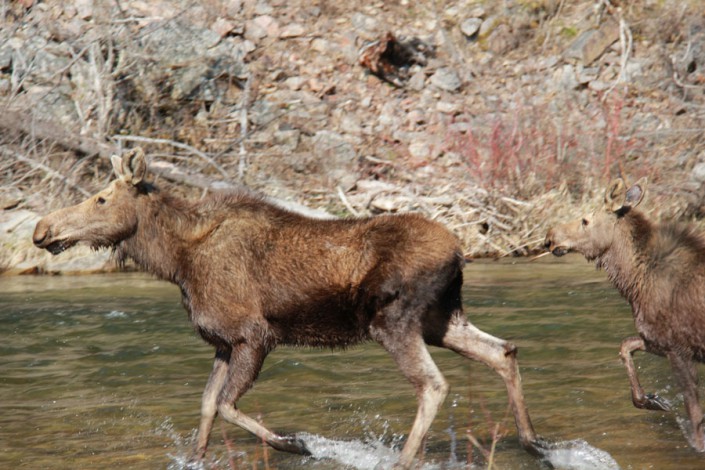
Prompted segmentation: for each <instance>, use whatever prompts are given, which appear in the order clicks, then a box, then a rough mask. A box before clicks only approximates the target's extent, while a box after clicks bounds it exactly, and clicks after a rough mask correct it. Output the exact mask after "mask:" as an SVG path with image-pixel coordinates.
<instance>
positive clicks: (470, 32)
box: [460, 18, 482, 38]
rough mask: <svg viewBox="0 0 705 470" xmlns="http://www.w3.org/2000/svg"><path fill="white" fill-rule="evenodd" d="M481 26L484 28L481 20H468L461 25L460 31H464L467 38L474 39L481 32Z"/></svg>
mask: <svg viewBox="0 0 705 470" xmlns="http://www.w3.org/2000/svg"><path fill="white" fill-rule="evenodd" d="M480 26H482V19H481V18H467V19H466V20H464V21H463V22H462V23H460V31H462V32H463V34H464V35H465V36H467V37H469V38H472V37H474V36H475V35H476V34H477V33H478V31H480Z"/></svg>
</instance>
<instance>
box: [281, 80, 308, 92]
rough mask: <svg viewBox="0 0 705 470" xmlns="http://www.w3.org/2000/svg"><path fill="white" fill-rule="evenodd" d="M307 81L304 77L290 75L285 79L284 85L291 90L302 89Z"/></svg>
mask: <svg viewBox="0 0 705 470" xmlns="http://www.w3.org/2000/svg"><path fill="white" fill-rule="evenodd" d="M306 81H307V80H306V79H305V78H304V77H289V78H287V79H286V80H284V85H285V86H286V87H287V88H288V89H290V90H300V89H301V87H302V86H304V84H305V83H306Z"/></svg>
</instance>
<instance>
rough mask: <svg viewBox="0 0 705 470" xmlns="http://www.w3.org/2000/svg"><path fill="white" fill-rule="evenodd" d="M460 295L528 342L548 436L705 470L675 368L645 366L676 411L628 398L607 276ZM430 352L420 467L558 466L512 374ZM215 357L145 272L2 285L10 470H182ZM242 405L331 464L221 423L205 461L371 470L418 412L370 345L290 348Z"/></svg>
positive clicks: (500, 271) (485, 270)
mask: <svg viewBox="0 0 705 470" xmlns="http://www.w3.org/2000/svg"><path fill="white" fill-rule="evenodd" d="M464 298H465V305H466V311H467V313H468V314H469V316H470V318H471V321H472V322H473V323H474V324H476V325H477V326H478V327H480V328H482V329H484V330H485V331H488V332H490V333H492V334H494V335H496V336H500V337H502V338H505V339H509V340H512V341H513V342H515V343H516V344H517V345H518V346H519V362H520V366H521V371H522V377H523V382H524V388H525V392H526V399H527V402H528V405H529V411H530V414H531V416H532V418H533V420H534V426H535V427H536V430H537V431H538V432H539V434H541V435H543V436H544V437H546V438H549V439H551V440H557V441H560V440H568V439H570V440H572V439H584V440H586V441H587V442H589V443H590V444H591V445H593V446H595V447H597V448H600V449H602V450H604V451H606V452H608V453H609V454H610V455H611V456H612V457H613V458H614V459H615V460H616V461H617V462H618V463H619V465H620V466H621V468H623V469H647V468H651V469H659V470H662V469H679V470H681V469H690V468H704V467H705V456H703V455H698V454H696V453H695V452H694V451H692V450H691V449H690V448H689V447H688V445H687V443H686V440H685V437H684V436H683V433H682V431H681V428H680V426H679V422H680V419H681V418H680V417H682V416H683V409H682V400H681V399H680V396H679V395H678V393H677V389H676V388H675V387H672V386H671V384H672V382H673V381H672V378H671V375H670V371H669V369H668V366H667V364H666V361H665V360H663V359H661V358H657V357H653V356H650V355H647V354H637V357H636V361H637V364H638V366H639V368H640V374H641V379H642V383H643V385H644V387H645V389H646V390H647V391H649V392H657V393H659V394H660V395H662V396H664V397H666V398H668V399H669V400H671V401H672V403H673V404H674V406H675V409H676V411H675V413H665V412H655V411H643V410H637V409H635V408H634V407H633V406H632V405H631V400H630V395H629V385H628V382H627V378H626V374H625V371H624V368H623V366H622V364H621V363H620V361H619V358H618V354H617V353H618V350H619V344H620V341H621V340H622V338H624V337H626V336H630V335H633V334H634V327H633V324H632V320H631V314H630V311H629V308H628V306H627V305H626V303H625V302H624V301H623V300H622V299H621V298H620V297H619V295H618V294H617V293H616V292H615V291H614V290H613V289H612V288H611V287H610V286H609V285H608V283H607V281H606V279H605V275H604V273H602V272H600V271H596V270H595V269H594V268H593V267H592V266H591V265H589V264H587V263H586V262H585V261H584V260H582V259H579V258H578V257H573V256H568V257H565V258H562V259H560V260H556V259H550V260H547V259H545V258H544V259H542V260H539V261H537V262H534V263H529V262H528V261H525V260H521V261H516V262H513V261H507V260H505V261H501V262H491V261H480V262H474V263H470V264H469V265H468V266H467V268H466V272H465V288H464ZM432 354H433V357H434V359H435V360H436V362H437V363H438V365H439V367H440V369H441V370H442V371H443V373H444V375H445V376H446V378H447V379H448V381H449V383H450V384H451V392H450V394H449V396H448V399H447V401H446V402H445V404H444V406H443V408H442V409H441V411H440V413H439V415H438V417H437V418H436V420H435V422H434V424H433V426H432V428H431V431H430V433H429V435H428V440H427V444H426V447H425V452H424V455H423V457H422V459H423V462H424V467H425V468H439V469H443V468H466V466H467V465H468V463H469V464H470V466H471V467H474V468H486V467H487V459H491V461H492V462H493V464H494V465H495V468H499V469H539V468H544V467H542V466H541V465H540V464H539V463H538V462H537V461H536V460H534V459H533V458H532V457H531V456H529V455H528V454H527V453H526V452H524V451H523V450H522V449H521V448H520V446H519V444H518V442H517V439H516V429H515V428H514V425H513V420H512V418H511V417H510V416H508V414H507V405H506V391H505V389H504V386H503V384H502V382H501V380H500V379H499V377H498V376H497V375H495V374H494V373H493V372H492V371H490V370H489V369H487V368H486V367H484V366H483V365H481V364H478V363H474V362H472V361H468V360H466V359H463V358H461V357H459V356H456V355H454V354H452V353H449V352H447V351H444V350H440V349H432ZM211 362H212V351H211V349H210V347H209V346H208V345H206V344H205V343H203V342H202V341H201V340H200V339H199V338H198V337H197V336H196V334H195V333H194V332H193V330H192V329H191V327H190V324H189V322H188V320H187V318H186V314H185V312H184V311H183V309H182V307H181V304H180V297H179V293H178V290H177V289H176V288H175V287H174V286H172V285H169V284H167V283H164V282H161V281H157V280H154V279H153V278H151V277H149V276H147V275H143V274H109V275H92V276H74V277H69V276H55V277H46V276H45V277H31V276H22V277H4V278H0V468H27V469H66V468H75V469H91V468H125V469H127V468H129V469H157V468H169V469H180V468H184V462H185V459H186V457H187V456H188V454H189V452H190V449H191V445H192V443H193V438H194V434H195V427H196V425H197V423H198V417H199V407H200V397H201V393H202V390H203V386H204V384H205V381H206V379H207V377H208V373H209V372H210V368H211ZM239 405H240V408H241V409H242V410H243V411H245V412H247V413H249V414H251V415H252V416H255V417H257V418H261V419H262V421H263V422H264V423H265V424H266V425H267V426H269V427H270V428H272V429H273V430H276V431H278V432H282V433H306V434H302V437H303V438H304V439H305V440H306V441H307V443H308V444H309V445H310V446H311V447H312V449H313V450H314V454H315V455H316V456H317V457H318V458H317V459H313V458H306V457H300V456H296V455H290V454H285V453H280V452H276V451H274V450H271V449H268V448H266V447H264V446H262V445H261V443H259V442H258V441H257V439H255V438H254V437H252V436H250V435H248V434H247V433H245V432H244V431H242V430H240V429H237V428H235V427H233V426H231V425H228V424H224V423H223V422H222V421H221V420H219V419H217V420H216V424H215V426H214V429H213V434H212V436H211V446H210V449H209V454H208V455H209V456H208V460H207V462H206V464H205V465H204V468H209V469H210V468H215V469H220V468H222V469H231V468H248V469H255V468H259V469H304V468H318V469H338V468H374V466H375V465H376V464H377V463H378V462H386V461H389V460H393V459H394V456H395V455H396V454H395V452H398V449H399V447H400V445H401V444H403V438H404V436H405V434H406V433H407V432H408V430H409V428H410V426H411V422H412V421H413V418H414V414H415V410H416V403H415V398H414V395H413V392H412V389H411V386H410V385H409V384H407V383H406V382H405V380H404V379H403V378H402V377H401V375H400V373H398V372H397V370H396V367H395V365H394V364H393V362H392V361H391V359H390V358H389V357H388V356H387V355H386V353H384V351H383V350H382V349H381V348H380V347H378V346H377V345H375V344H372V343H370V344H364V345H362V346H358V347H354V348H351V349H349V350H347V351H330V350H312V349H294V348H281V349H278V350H276V351H275V352H273V353H272V354H271V355H270V356H269V357H268V359H267V361H266V363H265V365H264V368H263V371H262V374H261V375H260V378H259V380H258V381H257V384H256V385H255V387H254V388H253V390H251V391H250V392H249V393H248V394H247V395H246V396H245V397H244V398H243V399H242V400H241V402H240V403H239ZM496 430H497V431H498V433H499V434H500V438H499V439H498V440H497V441H496V445H495V446H493V439H492V435H493V432H494V431H496ZM471 440H474V441H475V442H476V443H477V444H479V447H478V446H476V445H473V444H472V443H471ZM480 448H482V449H480ZM483 452H485V454H483ZM488 455H489V457H488Z"/></svg>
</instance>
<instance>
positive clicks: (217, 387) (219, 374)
mask: <svg viewBox="0 0 705 470" xmlns="http://www.w3.org/2000/svg"><path fill="white" fill-rule="evenodd" d="M229 361H230V351H216V353H215V361H214V362H213V370H212V371H211V375H210V377H209V378H208V383H207V384H206V389H205V390H204V391H203V401H202V403H201V423H200V425H199V427H198V435H197V437H196V449H195V451H194V456H193V457H194V459H202V458H203V456H204V455H205V454H206V448H207V447H208V437H209V436H210V433H211V428H212V427H213V420H214V419H215V415H216V414H217V411H218V407H217V402H218V395H219V394H220V391H221V390H222V388H223V385H224V384H225V380H226V379H227V376H228V362H229Z"/></svg>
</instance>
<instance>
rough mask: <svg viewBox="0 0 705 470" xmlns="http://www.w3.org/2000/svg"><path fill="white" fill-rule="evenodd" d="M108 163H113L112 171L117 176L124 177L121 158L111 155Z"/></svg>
mask: <svg viewBox="0 0 705 470" xmlns="http://www.w3.org/2000/svg"><path fill="white" fill-rule="evenodd" d="M110 163H112V164H113V171H114V172H115V174H116V175H117V176H118V178H124V175H123V174H122V158H120V157H118V156H117V155H111V156H110Z"/></svg>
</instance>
